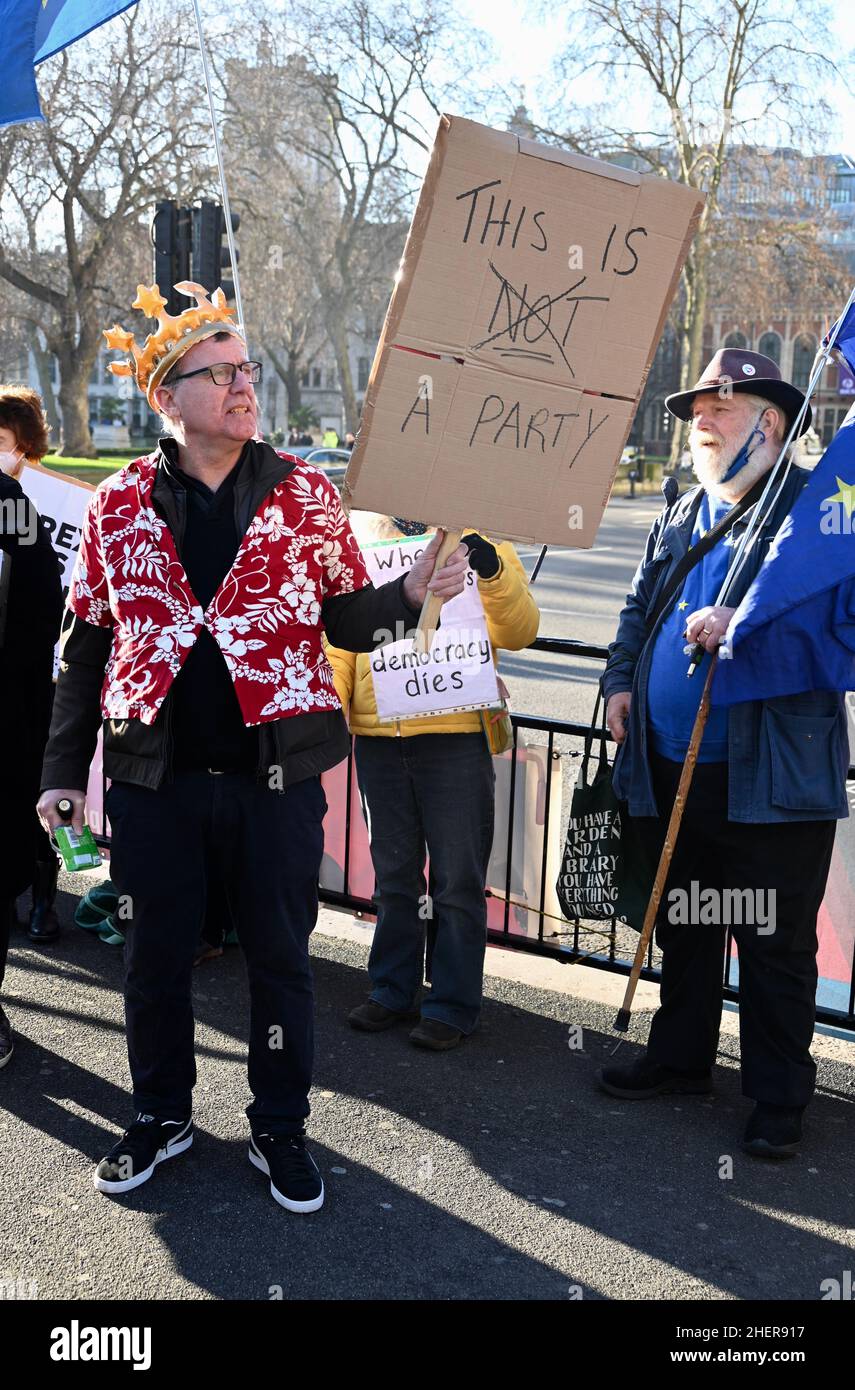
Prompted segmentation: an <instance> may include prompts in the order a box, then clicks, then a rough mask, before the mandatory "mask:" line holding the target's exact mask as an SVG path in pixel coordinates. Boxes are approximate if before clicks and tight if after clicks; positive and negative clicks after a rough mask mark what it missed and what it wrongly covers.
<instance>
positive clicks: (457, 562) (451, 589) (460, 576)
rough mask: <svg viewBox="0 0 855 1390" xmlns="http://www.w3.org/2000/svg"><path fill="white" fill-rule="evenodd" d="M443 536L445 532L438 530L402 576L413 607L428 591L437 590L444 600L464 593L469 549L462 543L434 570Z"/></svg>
mask: <svg viewBox="0 0 855 1390" xmlns="http://www.w3.org/2000/svg"><path fill="white" fill-rule="evenodd" d="M444 540H445V532H444V531H441V530H440V531H437V533H436V535H435V536H434V537H433V539H432V540H431V543H430V545H429V546H428V547H427V549H426V550H425V551H424V552H423V553H422V554H421V555H420V556H419V558H418V560H416V562H415V564H414V565H413V567H412V569H411V570H410V571H409V572H408V574H407V577H406V579H405V580H404V594H405V596H406V599H407V602H408V603H410V604H411V605H412V606H413V608H421V606H422V604H423V603H424V601H425V598H426V597H427V595H428V593H431V594H436V596H437V598H441V599H443V600H446V599H450V598H455V597H456V596H457V595H458V594H462V593H463V586H464V584H465V583H466V569H467V566H468V562H469V551H468V550H467V549H466V546H465V545H459V546H458V547H457V549H456V550H453V551H452V552H451V554H450V555H449V557H448V559H447V560H446V562H445V564H444V565H442V566H441V568H440V569H438V570H435V566H436V557H437V552H438V551H439V548H440V546H441V545H442V543H443V541H444Z"/></svg>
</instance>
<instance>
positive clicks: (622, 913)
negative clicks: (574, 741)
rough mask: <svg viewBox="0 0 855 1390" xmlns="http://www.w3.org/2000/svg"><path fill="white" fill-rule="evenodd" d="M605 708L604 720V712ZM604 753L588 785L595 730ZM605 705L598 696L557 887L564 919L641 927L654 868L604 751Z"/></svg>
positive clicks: (601, 697) (600, 756)
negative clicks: (619, 922)
mask: <svg viewBox="0 0 855 1390" xmlns="http://www.w3.org/2000/svg"><path fill="white" fill-rule="evenodd" d="M601 706H602V717H601V716H600V709H601ZM598 728H599V730H600V733H601V734H602V735H603V737H602V738H601V740H600V755H599V759H598V762H597V765H596V771H595V773H594V778H593V781H592V782H590V783H589V782H588V774H589V768H590V763H591V745H592V743H593V740H594V737H595V735H596V733H597V730H598ZM605 733H606V707H605V701H604V700H603V696H602V692H601V691H599V692H598V693H597V702H596V705H595V707H594V717H593V719H592V721H591V728H590V730H589V732H588V734H587V736H586V738H585V751H584V754H583V757H582V766H581V769H580V772H579V780H578V782H577V783H576V786H575V789H574V791H573V801H572V805H571V807H570V820H569V822H568V825H567V838H566V840H565V844H564V856H563V860H562V864H561V873H560V874H559V876H558V882H557V883H556V885H555V891H556V893H557V895H558V901H559V903H560V904H561V911H562V912H563V913H564V916H565V917H568V918H571V919H572V918H576V917H585V918H589V919H591V920H593V921H610V920H611V919H612V918H613V917H619V918H622V919H623V920H624V921H626V922H627V923H628V924H629V926H631V927H634V928H635V930H636V931H639V930H640V929H641V925H642V923H643V921H644V914H645V911H646V909H647V901H648V898H649V896H650V890H651V888H652V886H653V875H654V868H653V867H651V865H650V863H649V861H648V858H647V855H646V853H645V851H644V846H643V844H642V842H641V840H640V837H639V835H638V832H637V830H635V829H634V828H633V827H632V822H631V821H630V819H629V817H628V816H626V814H625V810H626V808H625V806H623V805H622V803H621V802H620V801H618V798H617V797H616V796H615V793H614V790H613V788H612V769H611V765H610V763H609V759H608V752H607V748H606V740H605Z"/></svg>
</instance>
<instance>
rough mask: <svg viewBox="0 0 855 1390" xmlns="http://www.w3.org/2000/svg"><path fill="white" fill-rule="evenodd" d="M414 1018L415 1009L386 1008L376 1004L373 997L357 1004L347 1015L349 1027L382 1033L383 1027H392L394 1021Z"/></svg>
mask: <svg viewBox="0 0 855 1390" xmlns="http://www.w3.org/2000/svg"><path fill="white" fill-rule="evenodd" d="M414 1018H418V1014H417V1012H416V1011H415V1009H410V1010H408V1011H407V1012H401V1011H400V1010H398V1009H387V1008H386V1005H385V1004H378V1003H376V1002H375V1000H373V999H369V1000H368V1003H367V1004H358V1005H357V1007H356V1008H355V1009H351V1011H350V1013H349V1014H348V1015H347V1021H348V1023H349V1024H350V1026H351V1028H356V1029H357V1031H358V1032H360V1033H382V1032H383V1030H384V1028H394V1026H395V1024H396V1023H406V1022H408V1021H409V1020H411V1019H414Z"/></svg>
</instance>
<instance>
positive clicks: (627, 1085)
mask: <svg viewBox="0 0 855 1390" xmlns="http://www.w3.org/2000/svg"><path fill="white" fill-rule="evenodd" d="M597 1080H598V1081H599V1083H600V1086H601V1087H602V1089H603V1090H604V1091H608V1093H609V1095H610V1096H619V1097H620V1099H621V1100H647V1099H649V1097H650V1096H663V1095H672V1094H674V1095H686V1096H694V1095H706V1094H708V1092H709V1091H711V1090H712V1077H711V1076H710V1074H709V1072H683V1071H673V1070H672V1069H671V1068H670V1067H660V1066H657V1065H656V1063H655V1062H650V1061H648V1059H647V1057H639V1059H638V1060H637V1061H636V1062H631V1063H630V1065H629V1066H627V1067H603V1069H602V1071H600V1072H598V1073H597Z"/></svg>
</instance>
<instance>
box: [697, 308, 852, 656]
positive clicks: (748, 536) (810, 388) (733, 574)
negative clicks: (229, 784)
mask: <svg viewBox="0 0 855 1390" xmlns="http://www.w3.org/2000/svg"><path fill="white" fill-rule="evenodd" d="M853 303H855V285H853V287H852V289H851V291H850V293H849V298H848V299H847V301H846V304H845V306H844V309H843V313H842V314H840V316H839V317H838V319H837V321H836V323H835V325H834V328H833V330H832V332H831V333H830V334H829V339H828V343H827V344H825V345H820V347H819V349H818V350H817V354H816V357H815V358H814V365H813V368H812V371H811V377H810V380H809V381H808V384H807V389H806V391H805V398H804V400H803V401H802V404H801V406H800V408H799V411H798V414H797V415H796V417H795V419H794V420H793V423H792V425H791V426H790V431H789V434H788V435H787V437H786V439H785V440H784V443H783V444H782V445H781V450H780V453H779V454H778V457H777V459H776V460H775V462H774V464H773V466H772V468H771V469H770V470H769V479H768V482H767V483H766V486H765V488H764V489H763V492H762V493H761V495H760V497H759V499H758V501H757V503H756V504H755V507H754V508H753V513H754V514H753V516H752V517H751V519H750V521H749V523H748V525H747V526H746V528H745V532H744V534H743V536H742V539H741V540H740V542H739V545H738V546H737V547H736V551H735V554H734V556H733V560H732V561H731V564H730V567H729V568H728V571H727V574H726V575H725V577H724V580H723V582H722V586H721V588H720V590H719V593H718V597H717V598H716V601H715V607H717V608H718V607H719V606H720V605H722V604H723V603H724V600H725V599H726V598H727V595H728V594H729V592H730V590H731V588H732V587H733V585H734V583H735V582H736V579H737V577H738V576H739V574H740V572H741V570H742V567H743V565H744V564H745V561H746V560H747V558H748V548H749V545H750V544H751V543H752V542H753V540H754V539H755V538H756V534H757V533H758V532H759V529H760V527H761V526H762V525H763V523H764V522H765V521H766V520H767V518H768V516H769V515H770V514H771V511H772V508H773V507H774V505H775V502H776V501H777V500H778V494H777V493H776V494H775V496H774V497H773V498H772V500H771V502H770V503H769V505H768V508H767V509H766V511H765V513H764V510H763V507H764V503H765V502H766V498H767V497H768V495H769V492H770V491H771V488H772V485H773V483H775V481H776V479H777V483H778V492H780V489H781V488H782V487H783V484H784V481H785V479H786V477H787V473H788V471H789V468H790V465H791V463H792V459H790V458H788V457H787V451H788V450H789V448H790V446H791V444H792V442H793V440H794V439H795V438H797V431H798V430H799V429H800V428H801V424H802V421H803V420H804V418H805V415H806V414H807V408H808V405H809V404H810V399H811V396H812V395H813V393H814V391H815V390H816V388H817V386H818V385H819V382H820V380H821V378H822V373H823V372H824V370H825V368H826V367H827V366H828V364H829V362H830V361H831V353H832V351H833V349H834V343H835V340H836V338H837V334H838V332H839V331H840V327H841V325H842V324H843V321H844V319H845V318H846V315H847V314H848V313H849V310H850V308H851V307H852V304H853ZM782 463H783V464H784V465H785V466H784V468H783V470H781V475H780V477H779V478H778V477H777V474H778V471H779V470H780V469H781V464H782ZM703 655H704V648H703V647H702V646H700V644H698V645H697V646H696V647H695V649H694V651H693V652H692V656H691V660H690V664H689V669H688V672H687V674H688V675H690V676H691V675H693V674H694V671H695V669H696V667H697V666H698V665H699V664H700V662H701V660H702V658H703ZM725 655H726V653H725Z"/></svg>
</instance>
